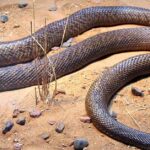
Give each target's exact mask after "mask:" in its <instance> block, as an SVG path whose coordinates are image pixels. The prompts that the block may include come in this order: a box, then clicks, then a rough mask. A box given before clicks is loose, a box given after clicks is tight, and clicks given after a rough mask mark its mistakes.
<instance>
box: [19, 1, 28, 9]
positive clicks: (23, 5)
mask: <svg viewBox="0 0 150 150" xmlns="http://www.w3.org/2000/svg"><path fill="white" fill-rule="evenodd" d="M27 5H28V3H27V2H26V0H20V2H19V4H18V7H19V8H24V7H26V6H27Z"/></svg>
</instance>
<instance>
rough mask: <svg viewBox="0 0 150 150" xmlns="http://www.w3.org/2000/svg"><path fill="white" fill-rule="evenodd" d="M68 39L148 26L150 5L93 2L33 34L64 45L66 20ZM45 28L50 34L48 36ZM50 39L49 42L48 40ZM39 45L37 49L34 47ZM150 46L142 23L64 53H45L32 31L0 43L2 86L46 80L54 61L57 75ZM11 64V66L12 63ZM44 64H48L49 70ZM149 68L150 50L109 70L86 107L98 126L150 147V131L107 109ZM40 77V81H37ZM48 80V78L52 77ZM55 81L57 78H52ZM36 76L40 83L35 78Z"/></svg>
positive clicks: (3, 88) (48, 46) (51, 43)
mask: <svg viewBox="0 0 150 150" xmlns="http://www.w3.org/2000/svg"><path fill="white" fill-rule="evenodd" d="M66 22H68V23H67V28H66V33H65V37H64V40H67V39H68V38H70V37H73V36H76V35H78V34H81V33H82V32H85V31H86V30H89V29H91V28H93V27H98V26H113V25H119V24H138V25H145V26H149V25H150V10H148V9H144V8H137V7H92V8H86V9H83V10H81V11H78V12H76V13H74V14H72V15H71V16H70V17H69V19H68V21H67V18H65V19H62V20H60V21H56V22H54V23H51V24H49V25H47V27H45V28H42V29H40V30H38V31H37V32H36V33H35V34H34V37H35V38H36V39H37V40H38V41H39V43H40V44H41V45H42V46H44V43H45V42H46V50H47V51H49V50H50V49H51V48H52V47H53V46H57V45H60V43H61V38H62V35H63V30H64V28H65V24H66ZM45 33H46V38H45ZM45 40H46V41H45ZM34 46H36V48H38V50H39V53H36V50H35V49H34V48H33V47H34ZM141 50H145V51H146V50H147V51H150V29H149V27H139V28H130V29H121V30H117V31H111V32H106V33H102V34H99V35H96V36H93V37H91V38H88V39H86V40H84V41H82V42H80V43H78V44H76V45H74V46H72V47H70V48H68V49H66V50H64V51H62V52H60V53H59V54H55V55H53V56H50V57H49V58H48V60H47V59H46V58H45V57H43V58H41V59H39V60H38V61H37V60H33V61H31V62H27V63H23V64H18V65H13V64H17V63H22V62H26V61H29V60H32V59H34V58H35V57H37V56H42V55H43V53H42V50H40V48H39V46H37V45H36V43H35V42H34V40H33V39H32V37H31V36H28V37H26V38H23V39H20V40H16V41H12V42H3V43H0V66H2V67H1V68H0V91H7V90H14V89H19V88H24V87H29V86H33V85H37V84H38V82H39V83H42V77H43V74H48V75H51V74H52V73H53V71H52V68H51V67H50V65H51V63H52V64H53V65H54V67H55V72H56V78H60V77H62V76H64V75H66V74H69V73H71V72H74V71H76V70H78V69H80V68H82V67H84V66H86V65H87V64H89V63H91V62H93V61H95V60H97V59H100V58H102V57H104V56H107V55H110V54H114V53H119V52H125V51H141ZM10 64H11V65H13V66H8V65H10ZM45 68H46V69H45ZM149 73H150V54H144V55H139V56H135V57H132V58H129V59H127V60H125V61H123V62H120V63H119V64H117V65H115V66H113V67H111V68H110V69H108V70H107V71H105V72H104V73H103V75H102V77H99V78H98V79H97V80H96V81H95V82H94V84H93V85H92V86H91V88H90V90H89V92H88V94H87V98H86V109H87V112H88V114H89V115H90V116H91V118H92V120H93V123H94V125H95V126H96V127H97V128H98V129H99V130H100V131H102V132H104V133H106V134H107V135H109V136H111V137H112V138H114V139H117V140H119V141H121V142H123V143H126V144H130V145H134V146H137V147H139V148H145V149H150V135H149V134H146V133H143V132H140V131H137V130H134V129H131V128H129V127H127V126H125V125H123V124H121V123H119V122H118V121H116V120H114V119H113V118H112V117H111V116H110V115H109V113H108V108H107V107H108V105H109V102H110V101H111V98H112V96H113V95H114V94H115V93H116V92H117V91H118V90H119V89H120V88H121V87H123V86H124V85H125V84H127V83H128V82H130V81H131V80H132V79H134V78H135V77H137V76H141V75H143V74H149ZM37 78H38V80H37ZM49 80H50V78H49ZM52 80H54V78H52ZM37 81H38V82H37Z"/></svg>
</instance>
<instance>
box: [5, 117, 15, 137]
mask: <svg viewBox="0 0 150 150" xmlns="http://www.w3.org/2000/svg"><path fill="white" fill-rule="evenodd" d="M13 126H14V123H13V122H12V121H11V120H9V121H7V122H6V123H5V126H4V128H3V130H2V133H3V134H6V133H7V132H9V131H10V130H11V129H12V127H13Z"/></svg>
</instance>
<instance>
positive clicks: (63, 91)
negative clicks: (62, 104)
mask: <svg viewBox="0 0 150 150" xmlns="http://www.w3.org/2000/svg"><path fill="white" fill-rule="evenodd" d="M55 94H56V95H58V94H63V95H65V94H66V91H65V90H57V91H56V93H55Z"/></svg>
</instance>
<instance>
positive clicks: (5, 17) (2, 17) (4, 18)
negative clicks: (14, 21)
mask: <svg viewBox="0 0 150 150" xmlns="http://www.w3.org/2000/svg"><path fill="white" fill-rule="evenodd" d="M0 21H1V22H2V23H5V22H7V21H8V16H7V15H1V16H0Z"/></svg>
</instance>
